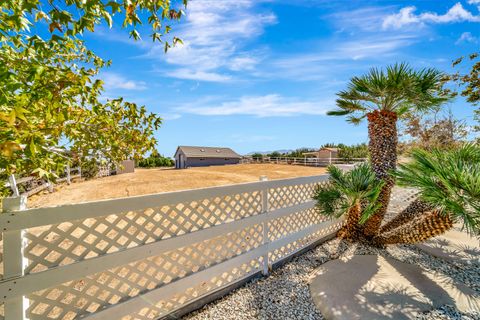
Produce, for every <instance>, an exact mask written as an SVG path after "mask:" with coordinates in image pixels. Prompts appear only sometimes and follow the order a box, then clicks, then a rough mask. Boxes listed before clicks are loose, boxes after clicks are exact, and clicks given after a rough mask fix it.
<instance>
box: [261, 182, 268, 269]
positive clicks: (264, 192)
mask: <svg viewBox="0 0 480 320" xmlns="http://www.w3.org/2000/svg"><path fill="white" fill-rule="evenodd" d="M260 181H268V178H267V176H260ZM261 214H264V215H265V220H264V222H263V226H262V230H263V235H262V240H263V241H262V244H263V245H266V244H268V243H269V241H268V229H269V228H268V221H267V219H266V218H267V217H266V215H267V214H268V189H267V188H264V187H262V213H261ZM269 268H270V266H269V262H268V249H267V251H266V252H265V254H264V255H263V269H262V274H263V275H264V276H267V275H268V271H269Z"/></svg>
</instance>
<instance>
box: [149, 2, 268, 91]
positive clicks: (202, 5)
mask: <svg viewBox="0 0 480 320" xmlns="http://www.w3.org/2000/svg"><path fill="white" fill-rule="evenodd" d="M256 2H257V1H255V0H222V1H218V0H193V1H191V2H189V6H188V10H187V16H186V20H185V23H184V24H183V25H182V26H180V27H179V29H177V31H176V33H177V35H178V36H179V37H180V38H181V39H182V40H183V42H184V44H183V45H179V46H176V47H175V48H172V49H171V50H169V52H168V53H167V55H166V56H164V54H163V47H162V46H153V47H152V48H150V50H149V52H148V53H147V54H146V56H147V57H150V58H158V57H162V59H165V61H166V62H167V63H168V64H169V65H171V66H174V67H176V68H178V70H174V71H169V72H168V75H169V76H171V77H176V78H180V79H192V80H204V81H217V82H219V81H229V80H230V79H231V78H232V75H230V74H229V72H230V71H233V72H238V71H245V70H251V69H252V68H253V67H254V66H255V65H256V64H257V63H259V61H260V55H259V52H258V50H257V51H248V50H245V46H246V45H247V43H248V42H249V41H251V40H253V39H255V38H256V37H258V36H259V35H261V34H262V33H263V32H264V28H265V27H266V26H267V25H271V24H274V23H276V16H275V15H274V14H272V13H261V12H258V11H257V10H255V9H254V5H255V4H256Z"/></svg>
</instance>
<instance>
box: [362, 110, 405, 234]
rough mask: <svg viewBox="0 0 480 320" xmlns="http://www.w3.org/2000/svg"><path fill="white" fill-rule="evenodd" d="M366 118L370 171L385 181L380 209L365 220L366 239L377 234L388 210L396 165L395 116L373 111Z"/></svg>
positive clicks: (384, 111)
mask: <svg viewBox="0 0 480 320" xmlns="http://www.w3.org/2000/svg"><path fill="white" fill-rule="evenodd" d="M367 118H368V137H369V143H368V150H369V153H370V161H371V165H372V169H373V171H374V172H375V175H376V176H377V178H378V179H380V180H383V181H385V185H384V186H383V188H382V191H381V192H380V196H379V197H378V201H379V202H380V203H381V205H382V206H381V207H380V208H379V209H378V210H377V211H376V212H375V213H374V214H373V216H372V217H371V218H370V219H368V220H367V222H366V223H365V226H364V233H365V235H366V236H368V237H373V236H375V235H376V234H378V232H379V229H380V225H381V223H382V220H383V217H384V216H385V213H386V212H387V209H388V204H389V202H390V194H391V192H392V188H393V185H394V183H395V182H394V180H393V178H392V177H391V176H390V175H389V172H390V171H391V170H394V169H395V168H396V165H397V143H398V135H397V114H396V113H395V112H391V111H386V110H380V111H379V110H375V111H373V112H370V113H369V114H368V115H367Z"/></svg>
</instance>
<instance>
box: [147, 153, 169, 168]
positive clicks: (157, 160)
mask: <svg viewBox="0 0 480 320" xmlns="http://www.w3.org/2000/svg"><path fill="white" fill-rule="evenodd" d="M174 165H175V161H173V160H172V159H170V158H167V157H164V156H162V155H161V154H159V153H158V152H156V151H155V152H152V154H151V155H150V156H149V157H148V158H143V159H140V161H138V166H139V167H142V168H156V167H173V166H174Z"/></svg>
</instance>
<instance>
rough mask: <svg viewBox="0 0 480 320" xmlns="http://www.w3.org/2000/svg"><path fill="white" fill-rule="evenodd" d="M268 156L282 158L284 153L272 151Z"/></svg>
mask: <svg viewBox="0 0 480 320" xmlns="http://www.w3.org/2000/svg"><path fill="white" fill-rule="evenodd" d="M267 156H268V157H270V158H280V157H281V156H282V154H281V153H280V152H278V151H274V152H272V153H269V154H267Z"/></svg>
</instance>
